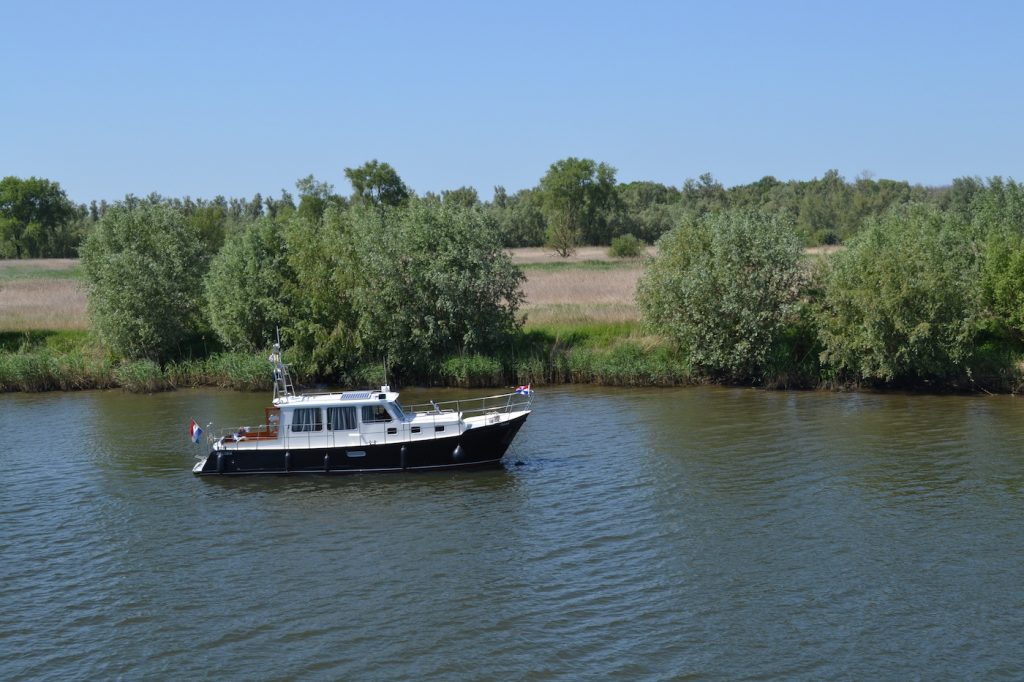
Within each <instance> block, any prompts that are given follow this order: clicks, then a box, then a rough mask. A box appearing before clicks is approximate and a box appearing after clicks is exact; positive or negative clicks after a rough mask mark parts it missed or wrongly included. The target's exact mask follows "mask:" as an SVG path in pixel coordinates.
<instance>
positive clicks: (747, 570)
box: [0, 387, 1024, 680]
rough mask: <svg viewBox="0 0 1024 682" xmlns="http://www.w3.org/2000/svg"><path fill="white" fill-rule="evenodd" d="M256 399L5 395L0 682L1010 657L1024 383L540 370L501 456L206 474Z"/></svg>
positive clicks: (988, 666) (745, 668)
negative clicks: (596, 381)
mask: <svg viewBox="0 0 1024 682" xmlns="http://www.w3.org/2000/svg"><path fill="white" fill-rule="evenodd" d="M435 395H441V396H442V397H443V398H445V399H447V398H448V397H454V396H455V395H456V394H455V393H453V392H433V393H431V394H429V395H428V394H423V393H419V392H411V393H409V392H407V393H406V394H404V395H403V398H404V400H405V401H406V402H420V401H421V400H424V399H426V398H427V397H430V396H435ZM265 402H266V396H262V395H247V394H237V393H230V392H217V391H179V392H176V393H170V394H163V395H155V396H134V395H128V394H123V393H119V392H115V391H109V392H98V393H91V392H90V393H78V394H49V395H7V396H2V397H0V429H2V433H3V434H4V439H5V443H4V447H3V449H2V450H0V463H2V465H3V472H4V474H5V481H4V484H3V486H2V487H0V569H2V570H0V576H2V579H0V678H2V679H5V680H12V679H22V678H26V679H28V678H62V679H89V680H93V679H111V678H125V679H140V678H174V679H188V678H212V679H222V678H230V679H285V678H306V679H386V680H397V679H445V680H450V679H526V680H543V679H579V678H590V679H601V678H609V677H614V678H618V679H823V678H850V679H878V678H887V679H908V678H910V679H934V678H954V679H1000V678H1005V679H1020V678H1021V677H1022V676H1024V667H1022V666H1024V647H1022V644H1021V641H1022V640H1021V633H1022V632H1024V566H1022V561H1024V505H1022V502H1024V401H1021V400H1020V399H1013V398H1008V397H985V398H978V397H969V398H965V397H921V396H913V397H908V396H895V395H884V396H883V395H869V394H819V393H766V392H760V391H752V390H730V389H715V388H690V389H681V390H643V391H639V390H612V389H593V388H570V387H564V388H550V389H544V390H543V391H541V392H540V394H539V395H538V396H537V398H536V400H535V402H534V407H535V411H534V414H533V415H532V416H531V417H530V420H529V421H528V422H527V424H526V426H525V427H524V428H523V430H522V431H521V432H520V434H519V436H518V437H517V439H516V441H515V443H514V444H513V447H512V449H511V451H510V453H509V455H508V456H507V460H508V461H509V466H507V467H506V468H505V469H504V470H498V471H487V472H480V473H466V472H461V473H456V474H404V475H402V474H399V475H375V476H356V477H329V478H328V477H322V476H321V477H316V476H305V477H303V476H271V477H246V478H225V479H219V478H215V477H214V478H196V477H193V475H192V474H191V472H190V467H191V465H192V463H193V461H194V459H195V454H196V453H195V452H194V451H193V450H192V446H191V444H190V443H188V441H187V438H186V426H187V424H188V420H189V419H190V418H191V417H193V416H194V417H196V418H197V419H201V420H202V421H204V422H205V421H209V420H213V421H215V422H216V423H217V424H218V425H221V426H229V425H232V424H236V423H253V422H254V421H257V420H258V418H259V416H260V415H262V407H263V405H264V403H265Z"/></svg>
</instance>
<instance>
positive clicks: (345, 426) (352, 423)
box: [327, 407, 356, 431]
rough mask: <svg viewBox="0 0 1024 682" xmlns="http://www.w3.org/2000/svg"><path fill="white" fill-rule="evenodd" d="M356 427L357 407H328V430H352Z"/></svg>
mask: <svg viewBox="0 0 1024 682" xmlns="http://www.w3.org/2000/svg"><path fill="white" fill-rule="evenodd" d="M354 428H356V408H354V407H328V408H327V430H328V431H351V430H352V429H354Z"/></svg>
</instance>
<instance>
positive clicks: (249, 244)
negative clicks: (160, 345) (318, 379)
mask: <svg viewBox="0 0 1024 682" xmlns="http://www.w3.org/2000/svg"><path fill="white" fill-rule="evenodd" d="M290 279H291V275H290V272H289V268H288V263H287V261H286V257H285V244H284V239H283V236H282V235H281V231H280V229H279V228H278V227H277V225H275V224H274V223H273V222H271V221H270V220H268V219H262V220H260V221H258V222H256V223H254V224H253V225H251V226H249V228H248V229H246V230H245V231H244V232H243V233H242V234H241V235H239V236H237V237H235V238H234V239H231V240H230V241H228V242H227V243H226V244H225V245H224V248H222V249H221V250H220V253H218V254H217V256H216V257H215V258H214V259H213V262H212V263H211V264H210V271H209V273H208V274H207V275H206V281H205V290H206V311H207V315H208V317H209V319H210V324H211V326H212V327H213V330H214V331H215V332H216V333H217V336H218V337H220V340H221V341H222V342H223V343H224V345H225V346H227V347H228V348H230V349H232V350H236V351H248V352H253V351H256V350H259V349H263V348H269V347H270V345H271V344H272V343H274V341H275V338H276V337H275V330H276V328H277V327H278V326H279V325H281V324H282V323H283V322H284V321H285V319H286V318H287V317H288V311H289V306H288V300H287V299H288V289H289V287H288V283H289V281H290Z"/></svg>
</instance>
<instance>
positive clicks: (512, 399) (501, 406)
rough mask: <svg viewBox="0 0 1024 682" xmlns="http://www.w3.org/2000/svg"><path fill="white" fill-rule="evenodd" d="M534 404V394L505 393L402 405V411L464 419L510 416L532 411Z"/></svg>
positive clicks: (419, 414) (411, 413)
mask: <svg viewBox="0 0 1024 682" xmlns="http://www.w3.org/2000/svg"><path fill="white" fill-rule="evenodd" d="M532 404H533V392H532V391H530V392H529V393H525V394H523V393H503V394H501V395H489V396H487V397H484V398H467V399H464V400H446V401H444V402H439V403H438V402H434V401H433V400H431V401H430V402H429V403H419V404H416V405H408V406H406V405H402V410H404V411H405V413H406V414H409V415H416V416H422V415H441V414H453V413H454V414H460V415H462V417H463V418H466V417H473V416H478V415H482V414H508V413H510V412H519V411H523V410H528V409H530V405H532Z"/></svg>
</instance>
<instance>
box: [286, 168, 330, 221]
mask: <svg viewBox="0 0 1024 682" xmlns="http://www.w3.org/2000/svg"><path fill="white" fill-rule="evenodd" d="M295 189H297V190H298V192H299V208H298V212H299V215H301V216H302V217H303V218H306V219H308V220H320V218H321V216H323V214H324V211H325V210H326V209H327V206H328V205H329V204H331V203H338V202H339V200H341V197H336V196H335V195H334V185H332V184H330V183H328V182H320V181H319V180H317V179H316V178H315V177H313V176H312V175H307V176H306V177H304V178H302V179H301V180H299V181H298V182H296V183H295Z"/></svg>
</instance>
